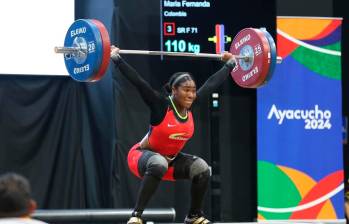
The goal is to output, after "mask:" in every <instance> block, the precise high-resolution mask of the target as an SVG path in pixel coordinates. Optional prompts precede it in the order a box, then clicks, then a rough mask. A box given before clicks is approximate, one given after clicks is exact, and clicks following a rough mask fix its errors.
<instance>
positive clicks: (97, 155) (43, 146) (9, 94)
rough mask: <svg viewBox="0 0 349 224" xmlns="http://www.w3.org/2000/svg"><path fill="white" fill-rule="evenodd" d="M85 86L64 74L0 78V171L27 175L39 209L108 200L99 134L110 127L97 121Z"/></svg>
mask: <svg viewBox="0 0 349 224" xmlns="http://www.w3.org/2000/svg"><path fill="white" fill-rule="evenodd" d="M91 89H94V87H92V86H89V85H88V84H84V83H78V82H75V81H72V80H71V79H70V78H67V77H55V78H51V77H39V76H37V77H19V76H18V77H16V76H1V77H0V105H1V110H0V136H1V144H0V173H3V172H8V171H12V172H18V173H21V174H23V175H24V176H26V177H28V178H29V180H30V182H31V185H32V189H33V197H34V199H36V200H37V202H38V204H39V207H40V208H89V207H103V206H108V205H109V204H110V200H109V199H108V196H106V195H104V194H103V192H106V193H107V192H108V191H106V190H109V189H110V188H109V186H108V185H109V184H108V179H106V176H107V175H106V174H107V172H106V171H107V169H108V168H107V166H110V164H111V161H110V156H108V155H107V154H108V153H106V151H107V149H109V151H110V149H111V146H109V147H108V142H103V139H105V138H108V136H107V135H108V133H107V132H108V131H109V132H111V131H112V129H110V130H107V129H106V126H103V124H101V123H100V122H103V119H101V118H100V117H101V116H102V115H103V114H100V115H101V116H98V112H99V111H98V110H97V109H96V108H94V106H93V105H94V104H95V105H96V102H93V101H94V100H93V97H92V99H91V96H90V93H89V92H90V91H91ZM95 98H96V97H95ZM103 129H104V131H103V132H102V131H100V130H103ZM102 135H106V136H102ZM111 136H112V135H110V137H111ZM109 145H110V144H109ZM103 161H104V162H103ZM108 178H109V179H110V177H108Z"/></svg>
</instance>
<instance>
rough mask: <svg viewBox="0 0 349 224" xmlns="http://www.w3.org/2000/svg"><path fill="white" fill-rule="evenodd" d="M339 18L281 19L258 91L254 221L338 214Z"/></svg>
mask: <svg viewBox="0 0 349 224" xmlns="http://www.w3.org/2000/svg"><path fill="white" fill-rule="evenodd" d="M341 23H342V20H341V19H339V18H300V17H279V18H278V19H277V51H278V55H279V56H281V57H283V62H282V64H279V65H277V66H276V69H275V72H274V75H273V78H272V79H271V80H270V81H269V83H268V85H265V86H264V87H262V88H259V89H258V91H257V104H258V105H257V113H258V114H257V117H258V120H257V135H258V137H257V139H258V140H257V147H258V152H257V153H258V167H257V168H258V219H274V220H275V219H278V220H286V219H297V220H299V219H331V220H333V219H343V218H344V210H343V206H344V200H343V199H344V195H343V188H344V185H343V178H344V175H343V167H342V166H343V165H342V163H343V158H342V106H341V103H342V102H341V101H342V96H341V42H340V41H341Z"/></svg>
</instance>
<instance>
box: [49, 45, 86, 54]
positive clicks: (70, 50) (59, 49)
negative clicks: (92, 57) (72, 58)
mask: <svg viewBox="0 0 349 224" xmlns="http://www.w3.org/2000/svg"><path fill="white" fill-rule="evenodd" d="M54 51H55V52H56V53H60V54H76V53H79V52H81V51H82V52H84V49H82V48H81V47H55V49H54Z"/></svg>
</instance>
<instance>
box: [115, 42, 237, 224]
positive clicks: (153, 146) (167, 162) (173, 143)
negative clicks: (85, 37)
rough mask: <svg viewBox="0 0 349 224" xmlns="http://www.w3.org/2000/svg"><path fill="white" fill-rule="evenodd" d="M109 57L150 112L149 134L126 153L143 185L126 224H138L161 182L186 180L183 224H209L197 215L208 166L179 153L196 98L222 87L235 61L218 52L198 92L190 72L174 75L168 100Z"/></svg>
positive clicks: (117, 57)
mask: <svg viewBox="0 0 349 224" xmlns="http://www.w3.org/2000/svg"><path fill="white" fill-rule="evenodd" d="M111 58H112V60H113V62H114V64H115V66H116V67H118V68H119V70H120V71H121V74H122V75H123V76H125V77H126V78H127V79H128V80H129V81H130V82H131V83H132V84H133V85H134V86H135V87H136V88H137V89H138V91H139V92H140V95H141V96H142V98H143V100H144V101H145V103H146V104H147V105H148V106H149V108H150V110H151V119H150V128H149V131H148V133H147V134H146V135H145V136H144V138H143V139H142V140H141V141H140V142H138V143H137V144H135V145H134V146H133V147H132V148H131V149H130V151H129V153H128V166H129V168H130V170H131V172H132V173H133V174H134V175H136V176H137V177H139V178H141V179H142V182H141V185H140V188H139V191H138V197H137V201H136V205H135V208H134V211H133V213H132V217H131V218H130V219H129V220H128V222H127V223H128V224H142V223H143V221H142V219H141V216H142V213H143V210H144V209H145V207H146V205H147V203H148V201H149V200H150V198H151V197H152V196H153V194H154V192H155V191H156V189H157V187H158V185H159V183H160V181H161V180H170V181H175V180H178V179H190V180H191V205H190V210H189V212H188V215H187V216H186V217H185V220H184V223H185V224H194V223H195V224H200V223H201V224H207V223H210V221H209V220H208V219H206V218H205V217H204V216H203V212H202V202H203V199H204V195H205V192H206V190H207V187H208V183H209V177H210V171H209V166H208V165H207V163H206V162H205V161H204V160H203V159H202V158H199V157H197V156H194V155H189V154H186V153H183V152H181V150H182V148H183V147H184V145H185V143H186V142H187V141H188V140H189V139H190V138H191V137H192V135H193V132H194V121H193V115H192V112H191V109H192V107H194V106H195V103H194V101H195V99H198V98H200V97H203V96H205V95H207V94H209V93H211V92H212V91H214V90H215V89H216V88H217V87H218V86H219V85H221V84H222V82H223V81H224V80H225V79H226V78H227V77H228V76H229V73H230V71H231V70H232V69H233V68H234V67H235V65H236V59H235V57H234V56H233V55H232V54H231V53H223V54H222V61H224V62H225V64H224V66H223V67H222V68H221V69H220V70H219V71H217V72H216V73H215V74H213V75H212V76H211V77H210V78H209V79H208V80H207V81H206V82H205V83H204V84H203V86H202V87H201V88H199V89H198V90H197V89H196V84H195V81H194V79H193V77H192V75H191V74H190V73H188V72H178V73H175V74H173V75H172V77H171V78H170V80H169V82H168V83H167V84H166V86H165V87H166V89H167V91H168V95H164V94H162V93H160V92H159V91H156V90H154V89H153V88H152V87H151V86H150V84H149V83H147V82H146V81H145V80H144V79H143V78H142V77H141V76H140V75H139V74H138V73H137V71H136V70H134V69H133V68H132V67H131V66H130V65H129V64H127V63H126V62H125V61H124V60H123V59H122V58H121V57H120V55H119V48H117V47H115V46H112V47H111Z"/></svg>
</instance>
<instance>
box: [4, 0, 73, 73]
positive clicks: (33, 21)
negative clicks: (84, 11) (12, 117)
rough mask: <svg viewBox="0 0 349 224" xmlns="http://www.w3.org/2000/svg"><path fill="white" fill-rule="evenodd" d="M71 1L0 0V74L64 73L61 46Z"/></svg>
mask: <svg viewBox="0 0 349 224" xmlns="http://www.w3.org/2000/svg"><path fill="white" fill-rule="evenodd" d="M73 22H74V0H0V30H1V31H0V74H21V75H68V73H67V71H66V69H65V65H64V60H63V55H60V54H55V53H54V51H53V48H54V46H63V43H64V37H65V34H66V31H67V30H68V28H69V26H70V25H71V24H72V23H73Z"/></svg>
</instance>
